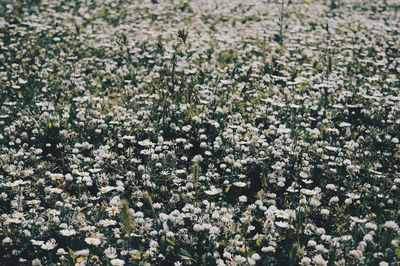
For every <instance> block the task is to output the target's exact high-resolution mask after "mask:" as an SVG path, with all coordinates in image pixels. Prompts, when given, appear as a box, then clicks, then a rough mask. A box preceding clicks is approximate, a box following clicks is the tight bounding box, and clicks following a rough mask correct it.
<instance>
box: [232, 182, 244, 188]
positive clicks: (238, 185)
mask: <svg viewBox="0 0 400 266" xmlns="http://www.w3.org/2000/svg"><path fill="white" fill-rule="evenodd" d="M233 185H234V186H236V187H245V186H246V185H247V184H246V183H244V182H240V181H239V182H234V183H233Z"/></svg>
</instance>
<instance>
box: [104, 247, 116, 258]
mask: <svg viewBox="0 0 400 266" xmlns="http://www.w3.org/2000/svg"><path fill="white" fill-rule="evenodd" d="M104 254H105V255H106V257H107V258H109V259H115V258H116V257H117V250H116V249H115V248H114V247H108V248H106V249H105V250H104Z"/></svg>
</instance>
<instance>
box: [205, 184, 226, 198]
mask: <svg viewBox="0 0 400 266" xmlns="http://www.w3.org/2000/svg"><path fill="white" fill-rule="evenodd" d="M221 192H222V189H220V188H215V187H214V186H211V187H210V189H209V190H206V191H204V193H206V194H207V195H209V196H215V195H217V194H219V193H221Z"/></svg>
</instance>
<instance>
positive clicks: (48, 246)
mask: <svg viewBox="0 0 400 266" xmlns="http://www.w3.org/2000/svg"><path fill="white" fill-rule="evenodd" d="M56 246H57V243H56V240H55V239H50V240H49V241H47V242H46V243H44V244H42V245H41V246H40V247H41V248H42V249H44V250H52V249H54V248H55V247H56Z"/></svg>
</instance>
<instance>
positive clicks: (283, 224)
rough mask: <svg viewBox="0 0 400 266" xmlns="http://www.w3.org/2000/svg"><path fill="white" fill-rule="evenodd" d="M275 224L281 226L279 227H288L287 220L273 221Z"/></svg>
mask: <svg viewBox="0 0 400 266" xmlns="http://www.w3.org/2000/svg"><path fill="white" fill-rule="evenodd" d="M275 224H276V225H277V226H278V227H281V228H288V227H289V223H288V222H282V221H278V222H275Z"/></svg>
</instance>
